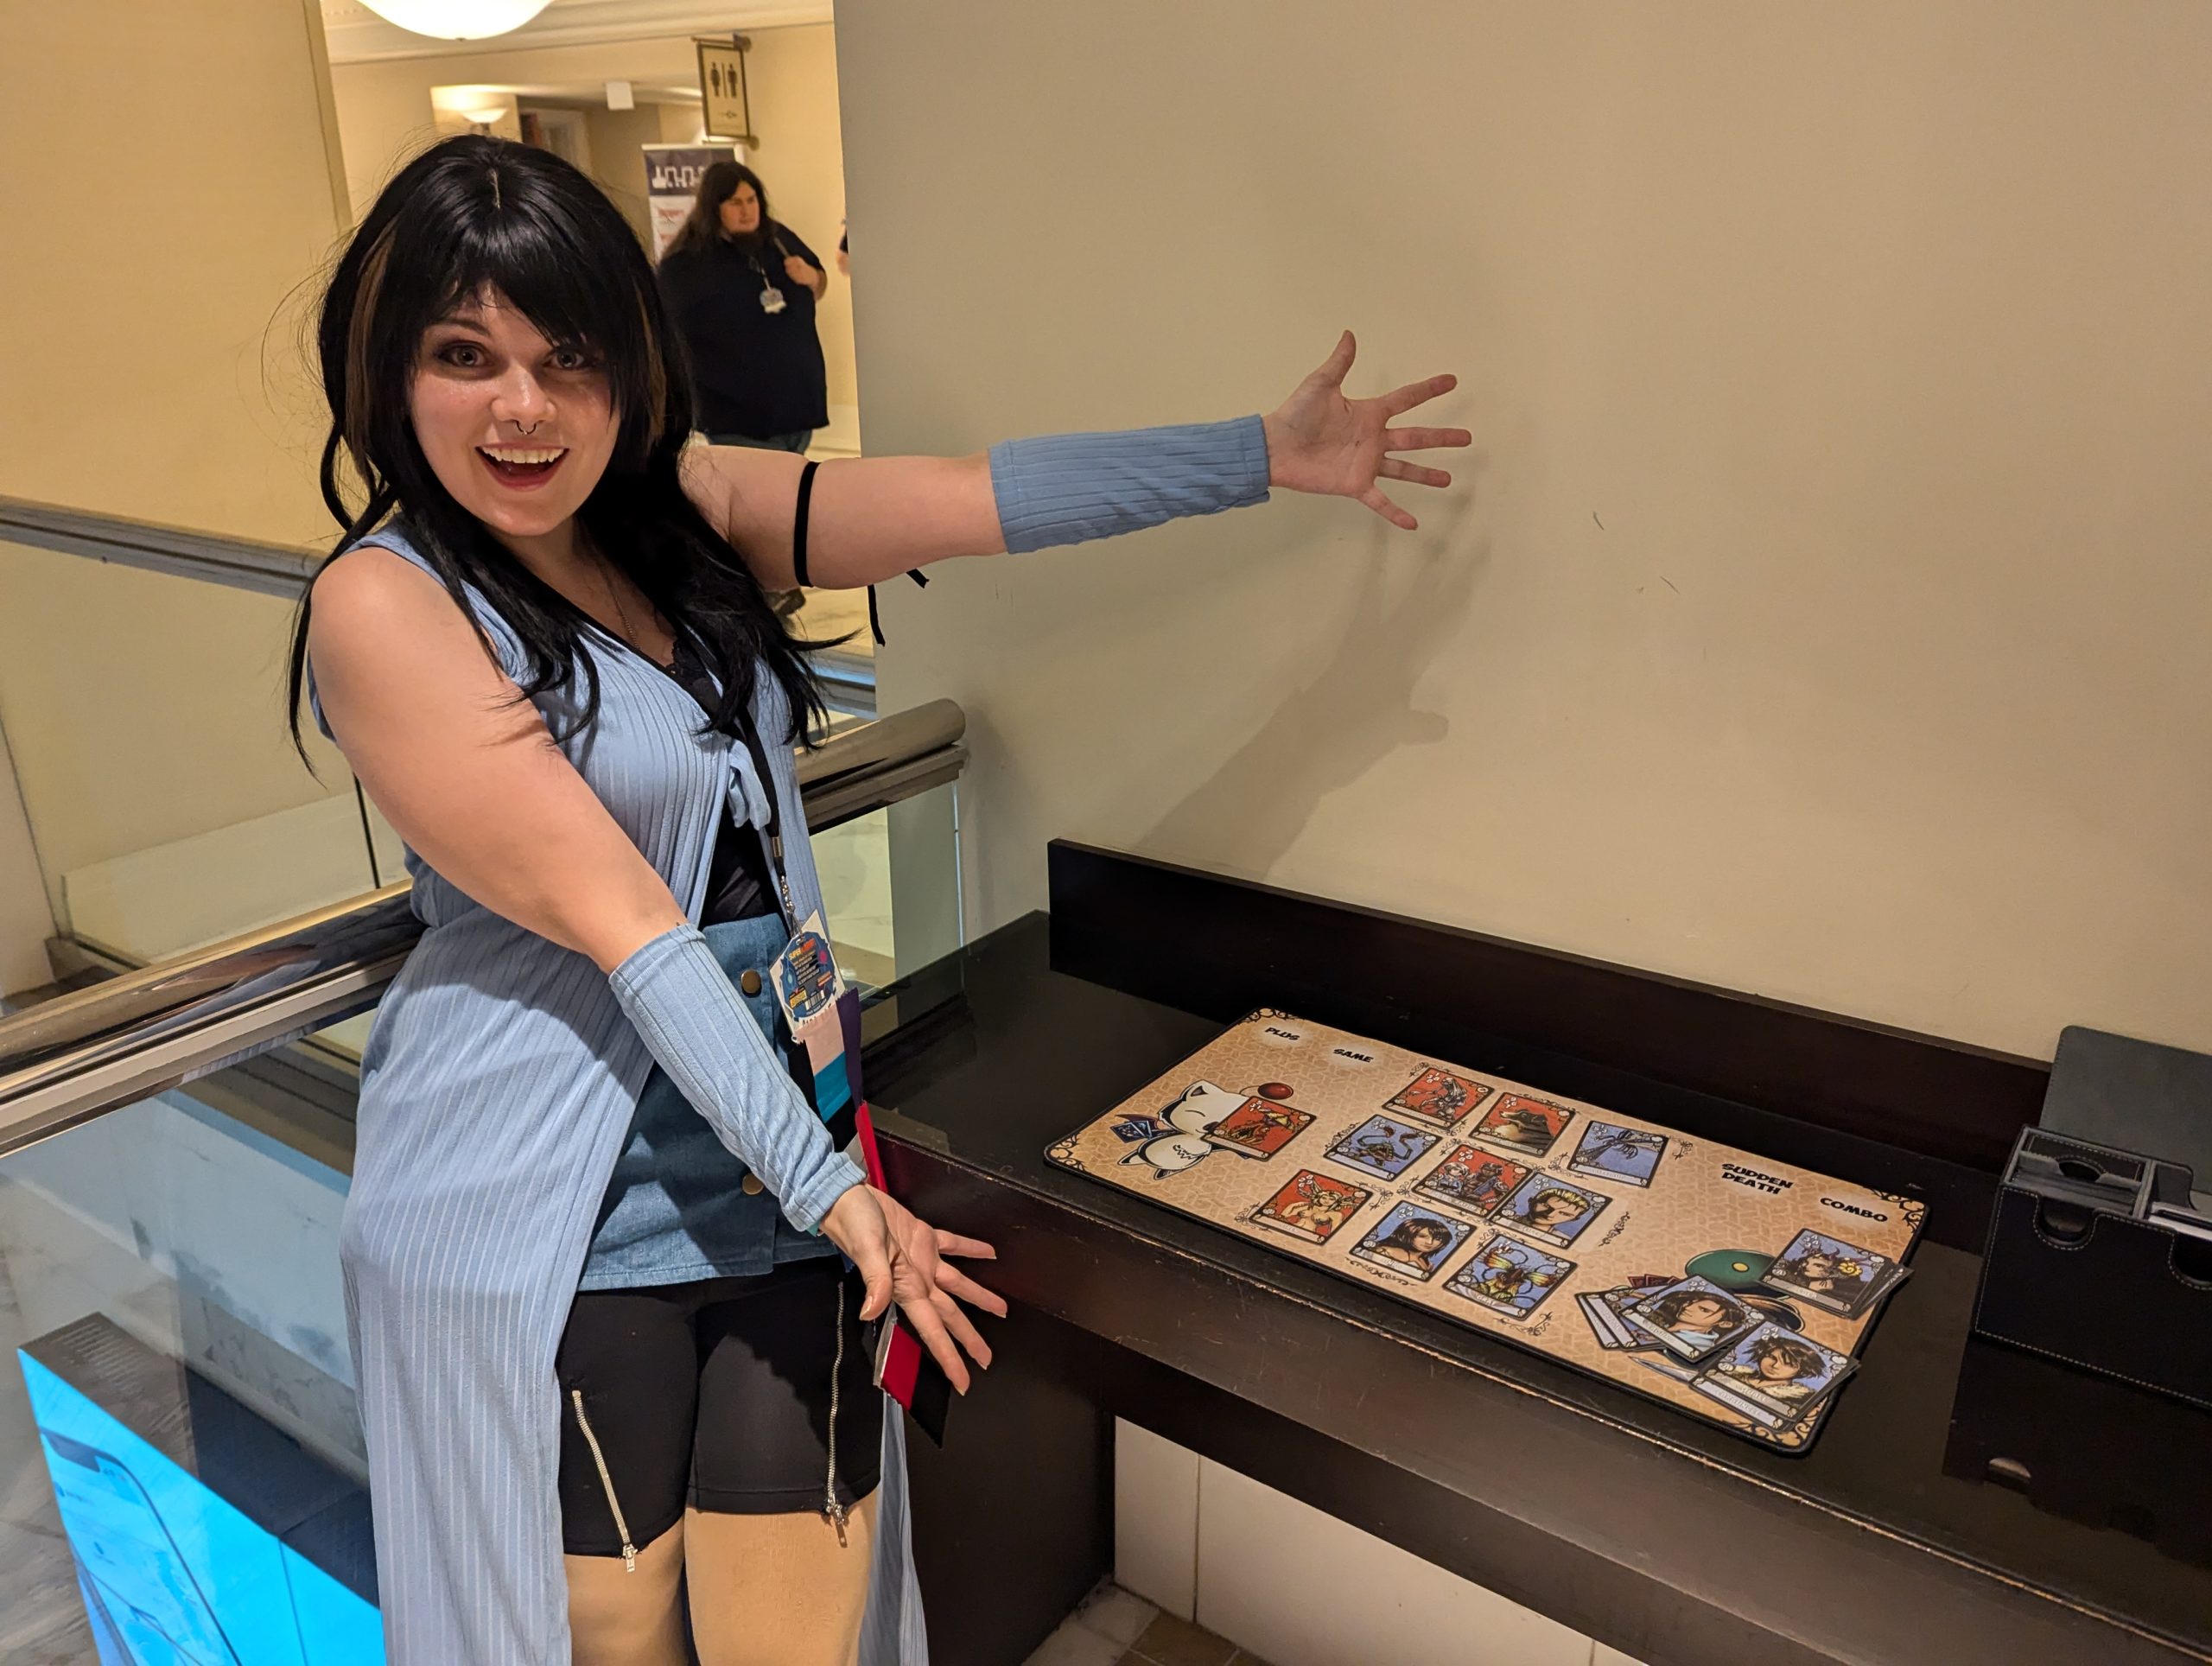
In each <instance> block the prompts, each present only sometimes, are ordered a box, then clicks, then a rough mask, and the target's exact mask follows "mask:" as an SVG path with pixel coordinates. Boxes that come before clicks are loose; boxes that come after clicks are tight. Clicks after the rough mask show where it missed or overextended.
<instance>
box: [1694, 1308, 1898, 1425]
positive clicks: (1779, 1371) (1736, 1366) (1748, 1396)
mask: <svg viewBox="0 0 2212 1666" xmlns="http://www.w3.org/2000/svg"><path fill="white" fill-rule="evenodd" d="M1858 1369H1859V1362H1858V1361H1857V1360H1855V1359H1853V1358H1851V1357H1850V1356H1849V1355H1848V1354H1841V1353H1838V1352H1837V1351H1835V1350H1834V1348H1830V1347H1827V1346H1826V1345H1822V1344H1821V1343H1818V1342H1815V1341H1814V1340H1813V1339H1812V1338H1810V1337H1808V1336H1801V1335H1799V1334H1798V1333H1797V1332H1796V1331H1793V1330H1791V1329H1790V1328H1789V1326H1787V1325H1781V1324H1777V1323H1776V1322H1775V1321H1774V1320H1773V1319H1768V1320H1767V1321H1766V1322H1765V1323H1764V1324H1763V1325H1759V1326H1755V1327H1754V1328H1753V1329H1752V1330H1751V1332H1750V1334H1749V1335H1747V1336H1745V1337H1744V1338H1743V1339H1741V1340H1739V1341H1738V1343H1737V1344H1736V1345H1735V1346H1733V1347H1732V1348H1730V1349H1728V1350H1726V1351H1725V1352H1723V1353H1722V1354H1720V1355H1719V1358H1716V1359H1715V1360H1714V1361H1713V1363H1712V1364H1708V1365H1707V1367H1706V1368H1705V1369H1704V1370H1702V1371H1700V1372H1699V1373H1698V1374H1697V1376H1696V1377H1694V1378H1693V1379H1691V1382H1690V1386H1691V1387H1692V1388H1694V1389H1696V1390H1697V1391H1698V1392H1699V1393H1700V1394H1701V1395H1704V1396H1707V1398H1708V1399H1713V1400H1717V1401H1719V1402H1720V1403H1721V1404H1722V1405H1724V1406H1726V1407H1727V1408H1729V1409H1730V1410H1731V1411H1739V1412H1741V1413H1743V1415H1745V1416H1746V1417H1748V1418H1750V1419H1751V1421H1753V1422H1755V1423H1758V1424H1760V1425H1761V1426H1763V1427H1764V1428H1770V1429H1779V1428H1788V1427H1789V1425H1790V1424H1792V1423H1796V1422H1801V1421H1803V1420H1804V1419H1805V1417H1806V1416H1807V1415H1808V1414H1810V1412H1811V1411H1812V1409H1813V1408H1814V1407H1815V1406H1817V1405H1819V1404H1820V1403H1821V1401H1823V1400H1825V1399H1827V1397H1828V1396H1829V1395H1831V1394H1833V1393H1834V1392H1835V1389H1836V1387H1837V1385H1838V1384H1839V1383H1841V1382H1842V1381H1843V1379H1844V1378H1845V1377H1848V1376H1850V1375H1851V1374H1852V1372H1853V1371H1855V1370H1858Z"/></svg>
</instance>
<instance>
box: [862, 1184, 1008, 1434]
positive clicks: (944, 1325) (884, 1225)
mask: <svg viewBox="0 0 2212 1666" xmlns="http://www.w3.org/2000/svg"><path fill="white" fill-rule="evenodd" d="M822 1231H823V1236H824V1237H827V1238H829V1241H830V1242H831V1243H835V1244H836V1246H837V1247H838V1248H839V1249H840V1250H843V1251H844V1252H845V1253H846V1254H847V1255H848V1256H851V1257H852V1259H853V1264H854V1266H855V1267H857V1268H858V1269H860V1275H861V1279H862V1281H864V1282H865V1283H866V1284H867V1286H868V1296H867V1299H866V1300H864V1301H863V1302H862V1303H861V1318H862V1319H876V1318H879V1317H880V1316H881V1315H882V1313H883V1311H884V1310H885V1309H886V1308H887V1307H889V1306H890V1305H891V1304H892V1303H893V1301H896V1302H897V1303H898V1304H899V1311H900V1312H901V1313H904V1314H906V1322H907V1324H908V1325H909V1326H912V1328H913V1332H914V1334H915V1336H916V1337H918V1339H920V1341H921V1343H922V1345H923V1346H924V1347H925V1348H927V1349H928V1350H929V1351H930V1354H931V1358H934V1359H935V1360H936V1361H937V1363H938V1365H939V1366H941V1367H943V1369H944V1374H945V1376H946V1377H947V1378H948V1379H950V1382H951V1383H952V1386H953V1387H954V1388H956V1389H958V1390H959V1391H960V1392H961V1393H963V1394H965V1393H967V1392H968V1384H969V1375H968V1367H967V1365H966V1364H965V1363H964V1362H963V1360H962V1359H961V1358H960V1352H961V1350H962V1349H965V1350H966V1351H967V1352H968V1355H969V1358H972V1359H973V1360H974V1361H975V1362H976V1364H977V1365H978V1366H979V1367H981V1368H982V1369H984V1370H988V1369H989V1368H990V1364H991V1349H990V1345H989V1344H988V1343H987V1342H985V1341H984V1340H983V1338H982V1332H979V1331H977V1330H976V1326H975V1322H974V1321H973V1320H971V1319H969V1317H968V1314H967V1313H966V1311H965V1310H964V1309H963V1307H961V1305H960V1304H961V1303H962V1302H963V1301H964V1302H966V1303H967V1304H968V1305H969V1307H974V1308H976V1309H978V1310H979V1311H981V1312H983V1313H992V1314H995V1315H996V1316H997V1317H998V1318H1001V1319H1004V1318H1005V1317H1006V1301H1005V1300H1004V1299H1003V1298H1002V1297H1000V1296H997V1295H995V1294H992V1293H991V1292H990V1291H988V1290H987V1289H985V1288H983V1287H982V1285H980V1284H978V1283H976V1281H975V1280H973V1279H971V1278H969V1276H968V1275H966V1274H965V1273H963V1272H962V1271H960V1269H957V1268H956V1267H952V1266H949V1265H948V1264H946V1262H945V1260H944V1257H946V1256H957V1257H959V1258H961V1259H963V1260H969V1261H995V1260H997V1259H998V1251H997V1250H994V1249H992V1248H991V1246H990V1245H989V1244H988V1243H983V1242H982V1240H981V1239H978V1238H964V1237H961V1236H960V1235H959V1234H958V1233H957V1232H944V1231H940V1230H938V1229H937V1228H936V1227H934V1226H931V1224H929V1223H928V1222H927V1221H925V1220H922V1219H920V1218H918V1217H916V1216H915V1215H914V1214H913V1213H912V1211H910V1210H908V1209H907V1208H906V1205H904V1204H901V1203H900V1202H899V1200H898V1199H895V1198H893V1197H892V1196H890V1195H889V1194H888V1193H887V1192H879V1191H877V1190H876V1189H875V1188H874V1186H853V1187H852V1188H850V1189H849V1190H848V1191H847V1192H845V1194H844V1195H843V1196H842V1197H841V1198H839V1199H837V1201H836V1203H835V1204H834V1205H831V1207H830V1210H829V1214H827V1215H826V1216H824V1217H823V1221H822Z"/></svg>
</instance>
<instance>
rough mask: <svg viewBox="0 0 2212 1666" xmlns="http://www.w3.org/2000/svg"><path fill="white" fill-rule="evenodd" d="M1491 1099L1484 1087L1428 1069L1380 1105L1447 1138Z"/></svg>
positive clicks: (1463, 1078)
mask: <svg viewBox="0 0 2212 1666" xmlns="http://www.w3.org/2000/svg"><path fill="white" fill-rule="evenodd" d="M1490 1096H1491V1090H1490V1088H1489V1086H1488V1084H1484V1083H1482V1082H1470V1081H1469V1080H1468V1079H1467V1078H1465V1077H1464V1076H1454V1075H1452V1072H1451V1071H1444V1070H1438V1069H1436V1068H1435V1067H1434V1066H1433V1065H1432V1066H1431V1067H1430V1068H1428V1069H1427V1070H1425V1071H1422V1072H1421V1074H1420V1075H1418V1076H1416V1077H1414V1079H1413V1080H1412V1081H1410V1082H1408V1083H1407V1084H1405V1086H1403V1087H1402V1088H1400V1089H1399V1090H1398V1091H1396V1092H1395V1093H1394V1094H1392V1095H1391V1096H1390V1097H1389V1099H1388V1100H1386V1101H1385V1102H1384V1103H1383V1110H1402V1111H1403V1112H1405V1114H1406V1115H1407V1116H1411V1117H1413V1118H1414V1120H1415V1121H1417V1122H1427V1124H1428V1125H1429V1126H1430V1127H1432V1128H1440V1129H1443V1130H1444V1131H1445V1132H1446V1134H1449V1133H1450V1132H1451V1131H1452V1129H1454V1128H1456V1127H1458V1126H1459V1124H1460V1123H1461V1122H1465V1120H1466V1119H1467V1117H1468V1116H1469V1115H1470V1114H1471V1113H1472V1112H1473V1110H1475V1108H1476V1107H1477V1106H1478V1105H1480V1104H1481V1103H1482V1102H1483V1101H1484V1100H1485V1099H1487V1098H1489V1097H1490Z"/></svg>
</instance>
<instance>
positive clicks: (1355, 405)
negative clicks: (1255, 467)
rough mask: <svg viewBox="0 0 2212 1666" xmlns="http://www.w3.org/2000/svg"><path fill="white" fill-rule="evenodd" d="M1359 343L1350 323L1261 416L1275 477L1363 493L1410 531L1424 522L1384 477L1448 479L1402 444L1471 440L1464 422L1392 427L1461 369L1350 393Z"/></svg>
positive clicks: (1289, 484) (1319, 489)
mask: <svg viewBox="0 0 2212 1666" xmlns="http://www.w3.org/2000/svg"><path fill="white" fill-rule="evenodd" d="M1358 350H1359V347H1358V344H1357V342H1355V341H1354V340H1352V335H1351V331H1350V330H1346V331H1345V332H1344V336H1343V338H1342V339H1341V340H1338V343H1337V347H1336V351H1335V352H1333V353H1331V354H1330V355H1329V356H1328V358H1327V359H1324V360H1323V361H1322V364H1321V367H1320V368H1319V370H1317V371H1315V372H1313V374H1312V375H1311V376H1309V377H1307V378H1306V379H1305V380H1304V381H1302V382H1300V384H1299V385H1298V386H1297V387H1296V388H1295V389H1294V391H1292V393H1291V396H1290V397H1289V398H1287V399H1286V400H1284V401H1283V402H1282V404H1280V405H1278V406H1276V407H1275V408H1274V410H1272V411H1270V412H1268V415H1267V416H1266V417H1264V418H1262V421H1263V423H1265V425H1266V428H1267V435H1268V485H1270V486H1283V487H1285V488H1287V490H1289V491H1292V492H1313V493H1320V494H1322V495H1325V496H1328V497H1338V498H1357V499H1359V501H1360V502H1362V503H1363V504H1365V505H1366V506H1368V507H1369V508H1370V509H1372V510H1373V511H1374V512H1376V514H1378V515H1380V516H1382V517H1383V519H1384V520H1386V521H1389V523H1390V525H1393V526H1397V527H1402V528H1403V529H1404V530H1405V531H1408V532H1410V531H1414V529H1415V528H1416V527H1417V526H1419V525H1421V523H1420V522H1418V521H1416V520H1415V519H1414V518H1413V517H1412V516H1411V515H1409V514H1408V513H1407V512H1405V511H1404V510H1403V509H1401V508H1400V507H1399V506H1397V505H1396V504H1395V503H1393V502H1392V501H1391V500H1390V499H1389V498H1387V497H1385V496H1384V495H1383V488H1382V487H1381V486H1379V485H1377V484H1376V482H1377V481H1378V480H1404V481H1405V482H1407V483H1408V485H1412V486H1449V485H1451V484H1452V476H1451V475H1450V474H1446V472H1445V471H1444V470H1443V469H1440V468H1429V467H1424V466H1423V465H1422V464H1420V463H1409V462H1405V461H1401V460H1400V459H1398V458H1397V457H1395V456H1393V455H1391V454H1392V453H1393V452H1398V451H1429V450H1435V449H1440V448H1445V447H1455V446H1464V445H1468V444H1471V442H1472V440H1473V436H1471V435H1470V434H1469V433H1468V432H1467V430H1466V429H1464V428H1393V427H1391V426H1390V424H1391V423H1393V422H1394V421H1395V420H1396V419H1397V418H1398V417H1402V416H1404V415H1405V413H1406V412H1408V411H1409V410H1412V409H1414V406H1416V405H1423V404H1427V403H1428V402H1429V401H1430V400H1431V399H1433V398H1435V397H1437V396H1438V395H1440V394H1445V393H1449V392H1451V391H1452V389H1453V388H1455V387H1457V386H1459V378H1458V377H1456V376H1432V377H1430V378H1428V379H1427V381H1425V382H1408V384H1407V385H1405V386H1403V387H1402V388H1399V389H1397V390H1395V391H1393V392H1389V393H1385V394H1383V395H1382V396H1381V397H1377V398H1373V399H1348V398H1346V397H1344V376H1345V374H1346V372H1349V371H1350V370H1351V361H1352V356H1353V355H1354V354H1355V353H1357V352H1358Z"/></svg>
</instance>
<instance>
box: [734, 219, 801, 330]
mask: <svg viewBox="0 0 2212 1666" xmlns="http://www.w3.org/2000/svg"><path fill="white" fill-rule="evenodd" d="M768 240H769V241H770V242H771V243H772V244H774V245H776V252H777V253H778V254H779V255H782V256H784V258H786V259H789V258H790V257H791V251H789V250H787V249H785V247H784V240H783V238H779V237H778V236H776V235H775V234H774V233H773V232H771V233H770V234H769V238H768ZM745 264H747V265H748V266H750V267H752V268H753V270H754V271H755V272H756V273H758V274H759V275H760V296H759V300H760V310H761V311H762V312H764V313H766V314H767V315H768V316H769V317H771V318H773V317H774V316H775V315H777V314H778V313H779V312H781V311H783V309H784V308H786V307H788V306H789V305H791V302H788V301H786V300H785V299H784V292H783V290H782V289H780V288H779V287H778V285H777V283H776V280H775V279H774V278H772V277H769V276H768V269H767V268H766V266H763V265H762V264H760V256H759V255H758V254H755V253H753V251H751V250H747V251H746V255H745Z"/></svg>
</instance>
